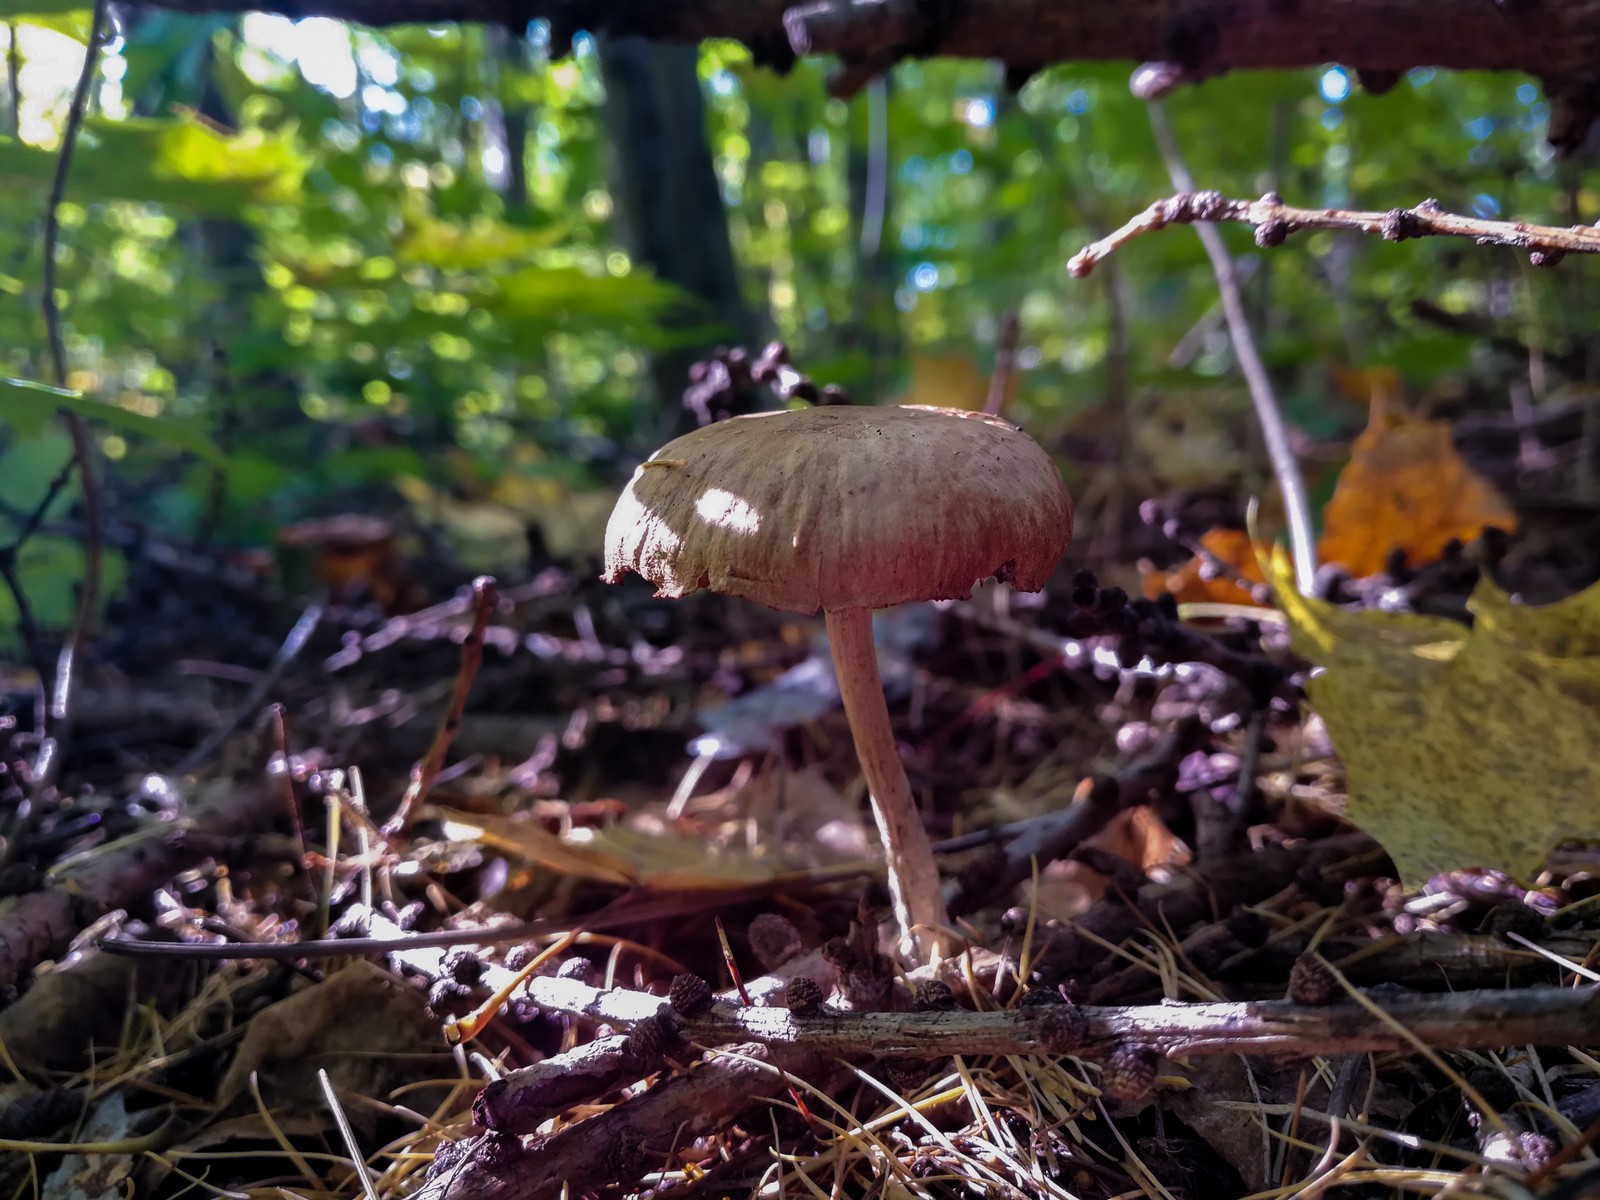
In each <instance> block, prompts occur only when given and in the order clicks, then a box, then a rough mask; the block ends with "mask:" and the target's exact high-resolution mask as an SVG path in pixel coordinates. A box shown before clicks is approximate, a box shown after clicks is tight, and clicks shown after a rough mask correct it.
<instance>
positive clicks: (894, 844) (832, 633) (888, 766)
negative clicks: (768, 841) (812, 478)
mask: <svg viewBox="0 0 1600 1200" xmlns="http://www.w3.org/2000/svg"><path fill="white" fill-rule="evenodd" d="M826 616H827V621H828V641H829V643H830V644H831V645H832V647H833V669H834V673H835V674H836V675H837V676H838V679H839V695H840V697H841V698H842V699H843V700H844V715H845V717H846V718H847V719H848V720H849V722H850V732H851V733H852V734H853V735H854V736H855V740H856V758H857V759H858V760H859V761H860V763H861V773H862V774H863V775H864V776H866V780H867V789H868V791H870V792H871V794H872V815H873V818H874V820H876V821H877V824H878V837H879V838H880V839H882V841H883V850H884V857H885V858H886V860H887V862H888V866H889V895H890V898H891V899H892V900H893V902H894V915H895V919H896V920H897V921H899V923H900V940H901V946H900V949H901V953H902V954H909V955H911V956H914V957H915V958H917V959H918V960H919V961H926V960H927V959H928V958H929V957H930V955H931V952H932V950H933V948H934V947H936V946H942V945H943V944H944V943H945V941H946V940H947V936H946V934H945V933H944V930H945V928H946V926H947V924H948V919H947V918H946V916H945V909H944V897H943V895H942V894H941V893H940V890H939V866H938V863H937V862H935V861H934V857H933V845H932V843H931V842H929V840H928V831H927V830H926V829H924V828H923V825H922V817H921V815H920V814H919V813H918V812H917V804H916V800H915V799H914V798H913V797H912V795H911V783H910V781H909V780H907V779H906V769H905V766H904V764H902V763H901V761H900V754H899V752H898V751H897V750H896V749H895V744H894V731H893V729H891V728H890V725H889V706H888V705H887V704H885V703H884V699H883V680H882V679H881V678H880V677H879V675H878V654H877V651H876V649H874V647H873V644H872V610H871V609H870V608H840V609H829V610H828V611H827V613H826Z"/></svg>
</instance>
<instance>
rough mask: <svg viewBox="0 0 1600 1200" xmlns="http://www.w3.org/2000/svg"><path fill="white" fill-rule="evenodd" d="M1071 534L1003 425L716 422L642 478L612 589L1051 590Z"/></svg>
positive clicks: (855, 598) (822, 593) (1043, 480)
mask: <svg viewBox="0 0 1600 1200" xmlns="http://www.w3.org/2000/svg"><path fill="white" fill-rule="evenodd" d="M1071 539H1072V497H1071V496H1069V495H1068V494H1067V487H1066V484H1065V483H1063V482H1062V479H1061V473H1060V472H1059V471H1058V470H1057V469H1056V466H1055V464H1054V463H1053V462H1051V461H1050V456H1049V455H1048V454H1046V453H1045V452H1044V450H1043V449H1041V448H1040V447H1039V445H1038V444H1037V443H1036V442H1034V441H1033V439H1032V438H1030V437H1028V436H1027V434H1025V433H1023V432H1022V431H1021V430H1019V429H1017V428H1016V427H1015V426H1013V425H1011V424H1010V423H1008V422H1006V421H1002V420H1000V419H999V418H997V417H988V416H984V415H983V414H981V413H969V412H964V411H962V410H960V409H947V408H928V407H922V406H912V405H907V406H903V407H896V408H867V407H860V408H857V407H831V406H830V407H824V408H806V409H798V410H794V411H789V412H776V413H759V414H756V415H754V416H747V417H735V418H733V419H732V420H729V421H720V422H718V423H716V424H713V425H707V426H706V427H705V428H703V429H698V430H696V431H695V432H693V433H690V434H686V435H685V436H683V437H681V438H678V439H677V440H675V441H673V442H670V443H668V444H667V445H665V446H663V447H662V448H661V449H660V450H658V451H656V453H655V454H654V455H652V456H651V458H650V461H649V462H648V463H646V464H645V465H643V466H641V467H640V468H639V469H638V470H637V471H635V472H634V476H633V479H632V480H631V481H630V482H629V484H628V487H627V489H626V490H625V491H624V492H623V494H622V497H621V499H619V500H618V501H617V506H616V508H615V509H614V510H613V511H612V514H611V520H610V522H609V524H608V525H607V526H606V569H605V575H604V576H603V578H604V579H605V580H606V582H608V583H617V582H620V581H621V579H622V577H623V576H624V575H626V574H627V573H628V572H629V571H637V572H638V573H639V574H640V575H642V576H644V577H645V578H646V579H648V580H649V581H650V582H651V583H653V584H655V585H656V594H657V595H660V596H673V597H676V596H684V595H687V594H688V593H690V592H694V591H698V590H699V589H701V588H710V589H711V590H712V591H717V592H724V593H726V594H728V595H732V596H742V597H744V598H746V599H749V600H755V601H757V602H758V603H761V604H765V605H767V606H768V607H771V608H779V609H786V610H789V611H792V612H801V613H813V612H816V611H817V610H818V609H840V608H887V607H888V606H890V605H894V604H900V603H903V602H905V601H908V600H957V599H962V598H964V597H966V596H969V595H971V594H972V588H973V585H974V584H976V583H977V582H979V581H980V580H982V579H985V578H987V577H988V576H990V575H996V576H999V577H1000V578H1001V579H1003V580H1005V581H1007V582H1008V583H1011V584H1013V585H1014V586H1016V587H1018V588H1020V589H1021V590H1023V591H1029V592H1035V591H1038V590H1039V589H1040V588H1042V587H1043V586H1044V585H1045V581H1046V580H1047V579H1049V577H1050V573H1051V571H1053V570H1054V569H1055V565H1056V563H1057V562H1058V561H1059V560H1060V558H1061V555H1062V554H1063V553H1064V552H1065V551H1066V548H1067V543H1068V542H1070V541H1071Z"/></svg>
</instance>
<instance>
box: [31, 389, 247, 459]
mask: <svg viewBox="0 0 1600 1200" xmlns="http://www.w3.org/2000/svg"><path fill="white" fill-rule="evenodd" d="M63 408H64V409H67V410H68V411H70V412H75V413H77V414H78V415H79V416H80V417H84V418H85V419H87V420H90V421H99V422H101V423H102V424H105V425H109V426H111V427H112V428H113V429H120V430H122V431H123V432H125V433H132V434H136V435H138V436H140V437H148V438H152V439H154V440H155V441H159V442H166V443H167V444H168V445H171V446H176V447H177V448H178V449H180V450H187V451H188V452H189V453H190V454H193V455H194V456H195V457H196V458H200V459H204V460H205V461H206V462H208V463H210V464H211V465H212V466H214V467H226V466H227V465H228V458H227V455H225V454H223V452H222V451H221V450H219V449H218V448H217V445H216V443H215V442H213V441H212V440H211V439H210V438H208V437H206V435H205V434H203V433H201V432H200V431H199V430H197V429H193V428H191V427H190V426H188V425H184V424H181V423H180V422H178V421H173V420H170V419H168V418H166V417H147V416H145V415H144V414H143V413H136V412H133V411H131V410H129V409H126V408H123V407H122V406H121V405H120V404H108V403H106V402H105V401H104V400H93V399H90V398H89V397H88V396H85V395H82V394H81V393H79V392H71V391H67V390H65V389H63V388H55V387H50V386H49V385H48V384H43V383H35V382H34V381H33V380H30V379H6V378H4V377H0V417H4V418H5V419H6V420H7V421H9V422H10V423H11V424H12V425H13V426H15V428H16V429H17V432H18V433H20V434H21V435H22V436H23V437H24V438H27V437H35V436H37V435H38V433H39V431H40V430H41V429H42V428H43V427H44V425H45V422H47V421H48V420H49V419H50V418H51V416H53V415H54V414H55V413H56V412H57V411H58V410H59V409H63Z"/></svg>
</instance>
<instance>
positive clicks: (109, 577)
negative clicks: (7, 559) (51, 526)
mask: <svg viewBox="0 0 1600 1200" xmlns="http://www.w3.org/2000/svg"><path fill="white" fill-rule="evenodd" d="M126 575H127V564H126V563H125V562H124V560H123V558H122V555H120V554H118V553H117V552H116V551H115V550H113V549H111V548H109V547H107V548H105V549H103V550H102V551H101V556H100V603H101V604H102V605H104V604H105V602H106V600H107V599H109V598H110V597H111V596H113V595H115V594H116V591H117V589H118V588H120V587H121V586H122V581H123V579H124V578H125V577H126ZM17 579H18V582H20V583H21V584H22V592H23V594H24V595H25V596H27V598H28V608H29V610H30V611H31V612H32V613H33V619H34V620H35V621H37V622H38V623H39V624H40V625H42V626H44V627H45V628H47V629H63V628H65V627H66V626H67V625H69V624H71V623H72V619H73V617H74V615H75V614H76V613H77V607H78V587H79V585H80V584H81V583H82V582H83V547H82V546H80V545H78V543H77V542H74V541H72V540H71V539H69V538H62V537H55V536H53V535H51V534H44V533H40V534H35V535H34V536H33V537H31V538H29V539H28V540H27V542H25V543H24V544H23V547H22V550H21V552H20V553H18V555H17ZM17 617H18V613H17V604H16V599H15V597H13V596H12V595H11V590H10V589H9V588H0V635H6V634H9V633H10V632H11V631H12V630H14V629H15V628H16V626H17Z"/></svg>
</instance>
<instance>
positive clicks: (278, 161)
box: [0, 117, 306, 217]
mask: <svg viewBox="0 0 1600 1200" xmlns="http://www.w3.org/2000/svg"><path fill="white" fill-rule="evenodd" d="M55 166H56V151H55V150H53V149H52V150H44V149H40V148H39V147H37V146H30V145H27V144H25V143H23V142H19V141H18V140H17V139H15V138H6V137H0V187H3V186H5V185H7V184H9V185H30V184H31V185H33V186H34V187H36V188H44V187H47V186H48V185H49V182H50V180H51V179H52V178H53V176H54V173H55ZM305 172H306V161H305V159H304V158H303V157H302V156H301V154H300V152H299V150H298V149H296V147H295V146H294V144H293V142H292V141H291V140H290V138H289V137H287V136H285V135H281V134H267V133H263V132H259V131H255V132H248V133H238V134H232V135H230V134H227V133H225V132H223V131H222V130H220V129H218V128H216V127H215V126H213V125H211V124H208V123H207V122H204V121H201V120H198V119H196V118H193V117H182V118H176V119H170V120H156V119H153V118H144V117H137V118H130V119H128V120H125V121H107V120H104V119H100V118H91V119H89V120H87V121H85V122H84V124H83V134H82V137H81V140H80V142H79V144H78V148H77V152H76V155H75V156H74V158H73V166H72V175H71V177H70V178H69V180H68V184H67V195H68V197H70V198H72V199H76V200H79V201H82V202H85V203H93V202H96V201H106V200H139V201H158V202H160V203H163V204H170V205H172V206H173V207H174V208H177V209H180V210H182V211H185V212H190V213H195V214H199V215H204V216H218V217H232V216H237V215H238V213H239V209H240V208H241V207H243V206H244V205H247V204H271V203H288V202H290V201H294V200H296V199H298V198H299V194H300V183H301V180H302V179H303V178H304V176H305Z"/></svg>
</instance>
